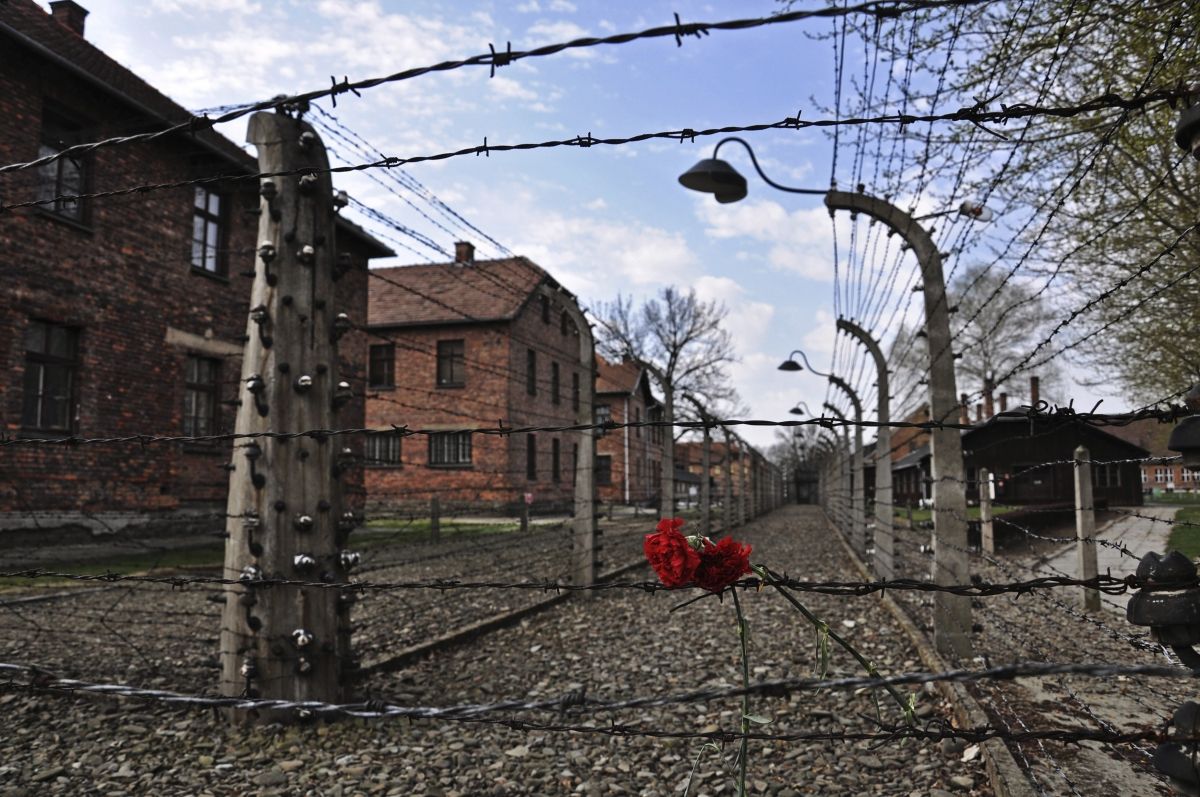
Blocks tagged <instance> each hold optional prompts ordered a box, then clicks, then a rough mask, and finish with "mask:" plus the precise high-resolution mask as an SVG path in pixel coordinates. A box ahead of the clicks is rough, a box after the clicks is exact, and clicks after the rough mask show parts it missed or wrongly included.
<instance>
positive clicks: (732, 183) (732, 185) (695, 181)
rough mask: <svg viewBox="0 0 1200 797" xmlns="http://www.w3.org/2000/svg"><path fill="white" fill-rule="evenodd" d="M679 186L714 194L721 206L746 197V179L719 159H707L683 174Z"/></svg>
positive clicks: (680, 176)
mask: <svg viewBox="0 0 1200 797" xmlns="http://www.w3.org/2000/svg"><path fill="white" fill-rule="evenodd" d="M679 184H680V185H682V186H683V187H684V188H690V189H692V190H693V191H702V192H703V193H706V194H713V195H714V196H715V198H716V200H717V201H718V202H720V203H721V204H728V203H730V202H737V201H738V200H739V199H744V198H745V197H746V178H745V177H742V175H740V174H738V172H737V170H736V169H734V168H733V167H732V166H730V165H729V164H728V163H727V162H725V161H723V160H721V159H719V158H705V159H704V160H702V161H700V162H699V163H697V164H696V165H695V166H693V167H692V168H690V169H688V170H687V171H686V172H684V173H683V174H681V175H679Z"/></svg>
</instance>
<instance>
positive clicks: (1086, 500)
mask: <svg viewBox="0 0 1200 797" xmlns="http://www.w3.org/2000/svg"><path fill="white" fill-rule="evenodd" d="M1095 537H1096V509H1095V504H1094V503H1093V499H1092V456H1091V454H1089V453H1088V450H1087V449H1086V448H1084V447H1083V446H1080V447H1079V448H1077V449H1075V538H1076V543H1075V544H1076V546H1078V551H1079V577H1080V578H1081V579H1089V578H1095V577H1096V574H1097V573H1098V572H1099V567H1098V566H1097V563H1096V543H1095V542H1093V540H1094V539H1095ZM1083 608H1084V610H1085V611H1091V612H1096V611H1099V610H1100V591H1099V590H1095V589H1087V588H1086V587H1085V588H1084V590H1083Z"/></svg>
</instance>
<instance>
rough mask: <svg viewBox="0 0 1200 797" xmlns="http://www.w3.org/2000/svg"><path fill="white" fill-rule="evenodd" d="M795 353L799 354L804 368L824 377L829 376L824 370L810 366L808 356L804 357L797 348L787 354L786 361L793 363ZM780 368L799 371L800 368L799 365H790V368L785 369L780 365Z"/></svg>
mask: <svg viewBox="0 0 1200 797" xmlns="http://www.w3.org/2000/svg"><path fill="white" fill-rule="evenodd" d="M797 354H799V355H800V359H801V360H804V367H805V368H807V369H808V370H810V371H812V372H813V373H814V374H816V375H817V376H823V377H825V378H826V379H828V378H829V374H827V373H825V372H824V371H818V370H817V369H816V368H813V367H812V363H810V362H809V361H808V357H806V356H805V354H804V352H802V351H800V350H799V349H796V350H795V351H793V352H792V353H791V354H789V355H788V358H787V362H793V363H794V362H795V357H796V355H797ZM785 364H786V363H785ZM780 370H791V371H799V370H800V368H799V366H792V367H791V368H786V369H785V368H783V367H782V366H780Z"/></svg>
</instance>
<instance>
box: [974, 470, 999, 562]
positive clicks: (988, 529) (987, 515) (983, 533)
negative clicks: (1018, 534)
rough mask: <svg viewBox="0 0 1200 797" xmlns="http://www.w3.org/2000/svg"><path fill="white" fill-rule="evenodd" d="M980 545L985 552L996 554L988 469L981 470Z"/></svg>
mask: <svg viewBox="0 0 1200 797" xmlns="http://www.w3.org/2000/svg"><path fill="white" fill-rule="evenodd" d="M978 490H979V545H980V547H982V548H983V552H984V553H987V554H994V553H995V552H996V535H995V528H994V527H993V525H992V474H991V473H989V472H988V469H987V468H980V469H979V484H978Z"/></svg>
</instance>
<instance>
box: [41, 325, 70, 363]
mask: <svg viewBox="0 0 1200 797" xmlns="http://www.w3.org/2000/svg"><path fill="white" fill-rule="evenodd" d="M47 332H48V335H47V338H48V339H49V340H48V343H49V345H48V349H49V352H48V353H49V354H50V355H51V356H52V357H61V358H63V359H64V360H73V359H75V330H73V329H71V328H69V327H49V328H48V329H47Z"/></svg>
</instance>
